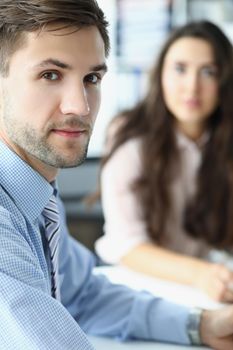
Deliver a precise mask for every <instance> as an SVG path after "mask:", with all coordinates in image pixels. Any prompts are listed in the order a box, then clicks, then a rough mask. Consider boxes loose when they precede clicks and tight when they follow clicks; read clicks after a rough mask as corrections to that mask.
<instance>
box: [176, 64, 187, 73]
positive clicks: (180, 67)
mask: <svg viewBox="0 0 233 350" xmlns="http://www.w3.org/2000/svg"><path fill="white" fill-rule="evenodd" d="M175 71H176V72H178V73H184V72H185V66H184V65H183V64H175Z"/></svg>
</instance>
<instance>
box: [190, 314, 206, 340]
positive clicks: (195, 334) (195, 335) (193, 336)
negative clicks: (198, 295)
mask: <svg viewBox="0 0 233 350" xmlns="http://www.w3.org/2000/svg"><path fill="white" fill-rule="evenodd" d="M202 311H203V310H202V309H200V308H192V309H191V310H190V313H189V317H188V324H187V331H188V336H189V339H190V342H191V344H192V345H202V341H201V337H200V321H201V315H202Z"/></svg>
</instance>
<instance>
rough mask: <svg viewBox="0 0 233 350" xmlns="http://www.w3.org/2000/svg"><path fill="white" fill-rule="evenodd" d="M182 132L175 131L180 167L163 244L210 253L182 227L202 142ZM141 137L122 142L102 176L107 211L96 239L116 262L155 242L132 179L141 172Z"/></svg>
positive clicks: (103, 253)
mask: <svg viewBox="0 0 233 350" xmlns="http://www.w3.org/2000/svg"><path fill="white" fill-rule="evenodd" d="M207 137H208V135H207V134H204V135H203V137H202V138H201V139H200V140H199V144H198V145H197V144H196V143H195V142H193V141H191V140H189V139H188V138H187V137H185V136H184V135H183V134H181V133H178V132H177V134H176V140H177V145H178V150H179V152H180V160H181V170H180V172H179V173H178V176H177V177H176V178H175V179H174V181H173V182H172V185H171V189H170V190H171V201H172V203H171V213H170V215H169V216H168V218H167V222H166V227H165V232H164V233H163V239H162V243H161V245H162V246H163V247H164V248H167V249H171V250H172V251H175V252H177V253H181V254H187V255H191V256H195V257H203V258H204V257H207V256H208V253H209V251H210V246H208V245H207V244H206V243H205V242H204V241H203V240H200V239H199V240H197V239H193V238H191V237H190V236H188V234H187V233H186V232H185V230H184V228H183V227H182V213H183V210H184V207H185V203H186V200H187V199H188V198H189V197H190V196H191V195H192V194H193V193H194V192H195V183H196V176H197V171H198V168H199V165H200V162H201V150H200V147H201V145H203V144H205V142H206V139H207ZM141 166H142V165H141V145H140V139H138V138H137V139H130V140H129V141H127V142H125V143H124V144H123V145H121V146H120V147H119V148H118V149H117V150H116V152H115V153H114V154H113V156H112V157H111V158H110V159H109V160H108V162H107V163H106V164H105V166H104V168H103V171H102V176H101V200H102V205H103V211H104V218H105V225H104V232H105V234H104V236H102V237H101V238H99V239H98V240H97V242H96V245H95V249H96V252H97V254H98V255H99V256H100V257H101V258H102V259H103V260H104V261H106V262H108V263H111V264H115V263H118V262H119V261H120V259H121V258H122V257H123V256H124V255H126V254H127V253H129V252H130V251H131V250H132V249H133V248H135V247H136V246H137V245H140V244H142V243H149V242H152V240H151V238H150V237H149V235H148V233H147V228H146V222H145V220H144V217H143V212H142V207H141V204H140V202H139V201H138V198H137V197H136V195H135V193H134V191H132V190H131V188H132V184H133V182H134V181H135V180H136V179H137V178H138V177H139V175H140V173H141Z"/></svg>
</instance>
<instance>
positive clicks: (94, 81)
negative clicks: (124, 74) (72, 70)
mask: <svg viewBox="0 0 233 350" xmlns="http://www.w3.org/2000/svg"><path fill="white" fill-rule="evenodd" d="M100 80H101V76H100V75H99V74H88V75H87V76H86V77H85V81H86V82H88V83H92V84H97V83H98V82H99V81H100Z"/></svg>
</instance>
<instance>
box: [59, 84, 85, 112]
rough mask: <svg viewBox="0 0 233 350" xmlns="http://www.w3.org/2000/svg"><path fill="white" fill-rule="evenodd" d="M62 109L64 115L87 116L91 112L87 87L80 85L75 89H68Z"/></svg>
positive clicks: (63, 99)
mask: <svg viewBox="0 0 233 350" xmlns="http://www.w3.org/2000/svg"><path fill="white" fill-rule="evenodd" d="M60 108H61V112H62V113H63V114H72V115H77V116H80V117H85V116H87V115H88V114H89V112H90V106H89V102H88V96H87V91H86V89H85V86H84V85H83V84H79V85H76V86H75V87H72V88H67V90H66V91H64V92H63V97H62V101H61V106H60Z"/></svg>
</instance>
